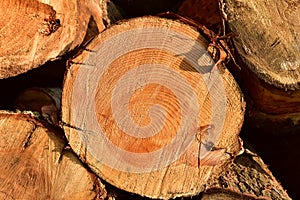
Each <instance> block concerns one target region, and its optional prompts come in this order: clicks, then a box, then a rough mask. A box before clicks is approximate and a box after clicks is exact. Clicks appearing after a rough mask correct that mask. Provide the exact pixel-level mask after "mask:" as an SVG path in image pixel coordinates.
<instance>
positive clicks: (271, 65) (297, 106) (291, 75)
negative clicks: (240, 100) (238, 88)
mask: <svg viewBox="0 0 300 200" xmlns="http://www.w3.org/2000/svg"><path fill="white" fill-rule="evenodd" d="M224 2H225V7H226V8H225V10H224V13H225V14H224V17H225V18H226V19H225V20H227V22H228V28H229V29H230V30H231V31H232V32H233V33H235V34H238V35H239V36H238V37H235V38H234V39H233V41H234V46H235V48H236V53H237V54H238V56H239V57H240V62H239V65H240V66H241V69H242V84H243V86H242V87H244V88H245V90H246V91H247V92H248V93H249V96H250V98H251V99H252V100H253V103H254V106H255V107H256V108H257V109H259V110H260V111H261V112H263V113H266V114H271V115H278V114H288V113H298V114H299V112H300V90H299V89H300V84H299V83H300V76H299V75H300V54H299V52H300V46H299V44H300V39H299V38H300V37H299V34H300V23H299V22H300V14H299V13H300V12H299V11H300V2H299V1H296V0H295V1H294V0H291V1H289V0H280V1H276V2H271V1H266V0H263V1H252V0H251V1H246V0H226V1H224Z"/></svg>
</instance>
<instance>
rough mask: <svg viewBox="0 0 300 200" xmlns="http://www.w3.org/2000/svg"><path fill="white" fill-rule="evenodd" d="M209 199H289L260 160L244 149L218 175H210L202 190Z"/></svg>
mask: <svg viewBox="0 0 300 200" xmlns="http://www.w3.org/2000/svg"><path fill="white" fill-rule="evenodd" d="M201 199H203V200H209V199H216V200H217V199H228V200H229V199H230V200H235V199H249V200H252V199H253V200H254V199H261V200H262V199H291V198H290V197H289V196H288V194H287V193H286V191H285V190H284V189H283V188H282V186H281V185H280V183H279V182H278V181H277V180H276V179H275V177H274V176H273V175H272V173H271V172H270V170H269V169H268V167H267V166H266V165H265V164H264V162H263V161H262V159H261V158H260V157H259V156H258V155H257V154H255V153H253V152H251V151H250V150H248V149H246V150H245V152H244V153H243V154H242V155H240V156H238V157H236V159H235V160H234V162H232V163H230V164H229V165H228V166H227V167H226V168H225V170H224V168H221V170H220V174H218V175H217V176H212V177H211V178H210V181H209V183H208V186H207V188H206V191H205V192H204V193H203V195H202V198H201Z"/></svg>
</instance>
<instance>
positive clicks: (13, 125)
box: [0, 111, 105, 200]
mask: <svg viewBox="0 0 300 200" xmlns="http://www.w3.org/2000/svg"><path fill="white" fill-rule="evenodd" d="M0 127H1V128H0V137H1V141H0V163H1V166H0V171H1V174H0V182H1V184H0V198H1V199H78V200H79V199H95V197H97V196H99V195H100V194H104V193H105V189H104V188H98V191H97V190H96V189H95V188H94V186H95V185H96V186H99V187H101V183H100V182H99V180H98V179H97V178H96V176H95V175H93V174H91V173H90V172H88V171H87V169H85V168H84V166H83V165H82V163H81V162H80V161H79V159H78V158H77V157H76V156H75V154H74V153H73V152H70V151H66V150H65V148H64V147H65V145H66V144H65V141H64V140H62V139H61V138H60V137H58V136H57V135H56V134H57V133H56V131H53V130H50V129H48V128H46V127H44V126H43V125H42V124H41V123H40V122H38V121H36V120H35V119H34V118H33V117H32V116H31V115H28V114H20V113H9V112H3V111H1V112H0ZM74 172H76V173H74ZM101 190H102V191H101Z"/></svg>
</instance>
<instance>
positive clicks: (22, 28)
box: [0, 0, 112, 79]
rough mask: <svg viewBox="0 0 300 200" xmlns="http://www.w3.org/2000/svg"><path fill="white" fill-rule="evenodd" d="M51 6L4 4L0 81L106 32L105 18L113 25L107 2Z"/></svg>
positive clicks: (11, 0) (14, 0) (0, 6)
mask: <svg viewBox="0 0 300 200" xmlns="http://www.w3.org/2000/svg"><path fill="white" fill-rule="evenodd" d="M47 3H49V4H46V3H43V2H41V1H38V0H29V1H22V0H3V1H1V3H0V27H1V30H0V46H1V49H0V79H3V78H8V77H12V76H16V75H18V74H21V73H25V72H27V71H28V70H31V69H33V68H36V67H39V66H41V65H42V64H44V63H46V62H47V61H53V60H57V59H60V58H61V57H62V56H64V55H65V54H66V53H69V52H71V51H73V50H75V49H76V48H78V47H79V46H82V45H84V44H85V43H86V42H87V41H89V40H90V39H91V38H93V37H94V36H95V35H96V34H98V33H99V31H102V30H103V29H104V28H105V26H104V24H103V19H105V20H106V21H107V22H108V24H109V23H110V21H109V20H110V18H109V17H108V12H109V11H108V10H107V9H108V6H107V5H108V4H107V1H106V0H102V1H100V2H98V1H95V0H92V1H75V0H72V1H64V2H62V1H50V2H48V1H47ZM109 5H112V3H110V4H109ZM109 8H111V6H109ZM110 10H111V9H110ZM90 25H91V26H90Z"/></svg>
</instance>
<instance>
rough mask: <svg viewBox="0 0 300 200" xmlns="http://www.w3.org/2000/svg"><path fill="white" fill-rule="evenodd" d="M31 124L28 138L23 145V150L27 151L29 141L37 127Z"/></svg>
mask: <svg viewBox="0 0 300 200" xmlns="http://www.w3.org/2000/svg"><path fill="white" fill-rule="evenodd" d="M30 123H31V124H33V128H32V129H31V130H30V132H29V135H28V137H27V138H26V140H25V142H24V144H23V150H25V149H27V148H28V147H29V146H30V140H31V138H32V135H33V133H34V132H35V131H36V129H37V128H38V125H37V124H35V123H34V122H30Z"/></svg>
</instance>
